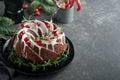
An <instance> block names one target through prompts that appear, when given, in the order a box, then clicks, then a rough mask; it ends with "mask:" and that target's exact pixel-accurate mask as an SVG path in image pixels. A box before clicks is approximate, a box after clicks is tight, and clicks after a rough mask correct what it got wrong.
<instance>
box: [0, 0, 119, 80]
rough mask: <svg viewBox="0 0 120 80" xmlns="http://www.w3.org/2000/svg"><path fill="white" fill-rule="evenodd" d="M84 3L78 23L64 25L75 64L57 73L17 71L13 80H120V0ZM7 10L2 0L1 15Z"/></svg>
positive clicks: (77, 18) (76, 15)
mask: <svg viewBox="0 0 120 80" xmlns="http://www.w3.org/2000/svg"><path fill="white" fill-rule="evenodd" d="M81 3H82V7H83V8H82V10H81V11H80V12H77V11H75V14H74V15H75V18H74V22H72V23H70V24H64V25H63V26H64V32H65V33H66V35H67V36H68V38H69V39H71V41H72V42H73V44H74V48H75V57H74V59H73V61H72V63H71V64H70V65H69V66H67V67H66V68H65V69H64V70H63V71H61V72H59V73H57V74H54V75H50V76H47V77H46V76H43V77H37V78H36V77H34V78H33V77H26V76H22V75H19V74H16V76H14V78H13V80H120V0H81ZM1 6H2V7H1ZM75 8H76V7H75ZM3 10H4V5H3V4H2V2H0V15H3Z"/></svg>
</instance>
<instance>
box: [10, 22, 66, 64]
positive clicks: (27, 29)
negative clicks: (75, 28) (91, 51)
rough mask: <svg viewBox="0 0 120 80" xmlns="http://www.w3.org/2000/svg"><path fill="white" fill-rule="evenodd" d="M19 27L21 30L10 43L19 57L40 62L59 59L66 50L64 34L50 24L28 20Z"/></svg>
mask: <svg viewBox="0 0 120 80" xmlns="http://www.w3.org/2000/svg"><path fill="white" fill-rule="evenodd" d="M20 26H21V27H22V29H21V30H19V31H18V33H17V34H16V35H15V36H14V37H13V38H12V39H11V41H10V46H11V47H12V48H13V50H14V51H15V54H16V55H17V56H19V57H22V58H25V59H27V60H30V61H38V62H42V61H46V60H49V59H55V58H58V57H60V56H61V55H62V53H63V51H64V50H66V49H67V43H66V41H65V34H64V32H62V31H61V28H60V27H58V25H56V24H53V23H52V22H49V21H46V20H44V21H38V20H30V21H27V22H25V23H21V24H20Z"/></svg>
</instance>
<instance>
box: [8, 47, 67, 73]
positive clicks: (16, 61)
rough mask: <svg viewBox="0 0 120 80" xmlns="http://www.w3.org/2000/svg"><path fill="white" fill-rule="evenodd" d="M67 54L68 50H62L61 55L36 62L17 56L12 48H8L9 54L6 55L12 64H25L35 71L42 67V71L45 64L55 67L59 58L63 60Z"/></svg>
mask: <svg viewBox="0 0 120 80" xmlns="http://www.w3.org/2000/svg"><path fill="white" fill-rule="evenodd" d="M68 54H69V50H67V51H63V54H62V55H61V57H58V58H56V59H53V60H50V59H49V60H48V61H43V62H42V63H39V62H36V61H28V60H26V59H24V58H21V57H18V56H16V55H15V52H14V50H12V49H11V50H10V54H9V56H8V60H10V61H11V62H13V63H14V64H17V65H18V67H20V66H26V67H31V68H32V71H33V72H34V71H36V70H38V69H42V70H43V71H44V70H45V69H46V67H47V66H55V67H57V66H58V65H59V61H60V60H64V59H66V58H67V55H68Z"/></svg>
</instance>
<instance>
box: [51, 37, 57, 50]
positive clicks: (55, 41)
mask: <svg viewBox="0 0 120 80" xmlns="http://www.w3.org/2000/svg"><path fill="white" fill-rule="evenodd" d="M56 43H57V39H52V41H51V45H52V50H53V51H55V48H54V46H55V44H56Z"/></svg>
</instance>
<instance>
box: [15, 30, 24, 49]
mask: <svg viewBox="0 0 120 80" xmlns="http://www.w3.org/2000/svg"><path fill="white" fill-rule="evenodd" d="M21 31H23V29H21V30H20V31H19V32H18V34H19V33H20V32H21ZM18 34H17V35H16V40H14V45H13V48H14V49H16V46H17V43H18V42H19V36H18Z"/></svg>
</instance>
